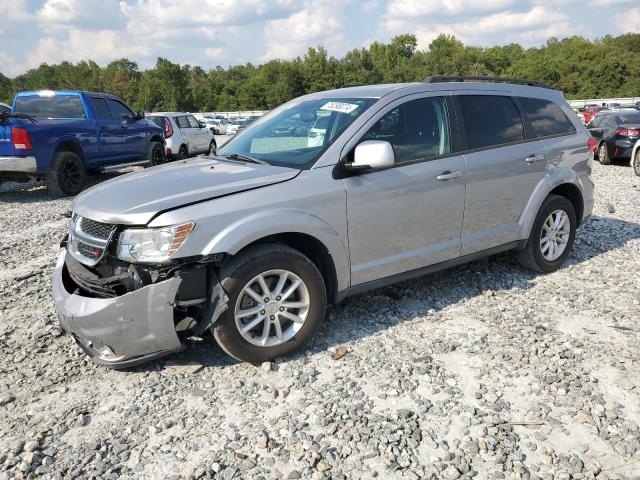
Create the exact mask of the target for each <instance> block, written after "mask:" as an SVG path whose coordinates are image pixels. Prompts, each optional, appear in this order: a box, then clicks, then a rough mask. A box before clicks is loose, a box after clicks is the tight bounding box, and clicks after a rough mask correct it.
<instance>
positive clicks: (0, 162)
mask: <svg viewBox="0 0 640 480" xmlns="http://www.w3.org/2000/svg"><path fill="white" fill-rule="evenodd" d="M37 170H38V166H37V165H36V157H0V172H21V173H35V172H37Z"/></svg>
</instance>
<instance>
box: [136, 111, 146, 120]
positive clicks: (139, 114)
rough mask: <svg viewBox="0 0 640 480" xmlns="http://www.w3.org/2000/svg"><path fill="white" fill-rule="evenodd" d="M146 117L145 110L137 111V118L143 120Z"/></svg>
mask: <svg viewBox="0 0 640 480" xmlns="http://www.w3.org/2000/svg"><path fill="white" fill-rule="evenodd" d="M143 118H144V112H143V111H138V112H136V117H135V119H136V120H142V119H143Z"/></svg>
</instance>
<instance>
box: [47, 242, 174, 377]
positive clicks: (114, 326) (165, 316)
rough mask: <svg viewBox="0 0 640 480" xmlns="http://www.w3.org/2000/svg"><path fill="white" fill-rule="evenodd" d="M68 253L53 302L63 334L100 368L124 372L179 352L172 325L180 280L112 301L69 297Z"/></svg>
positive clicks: (61, 265) (60, 264)
mask: <svg viewBox="0 0 640 480" xmlns="http://www.w3.org/2000/svg"><path fill="white" fill-rule="evenodd" d="M65 256H66V251H63V252H62V253H61V254H60V257H59V258H58V263H57V265H56V268H55V270H54V274H53V297H54V300H55V304H56V309H57V311H58V318H59V320H60V325H61V326H62V328H63V329H64V330H65V331H66V332H68V333H69V334H71V335H72V336H73V338H74V339H75V340H76V342H77V343H78V344H79V345H80V347H81V348H82V349H83V350H84V351H85V353H86V354H87V355H88V356H89V357H91V359H92V360H93V361H94V362H95V363H97V364H100V365H105V366H109V367H112V368H126V367H131V366H134V365H139V364H141V363H144V362H147V361H149V360H152V359H154V358H159V357H162V356H164V355H168V354H170V353H173V352H177V351H180V350H182V349H183V346H182V344H181V343H180V340H179V338H178V336H177V334H176V330H175V326H174V321H173V305H174V301H175V297H176V292H177V291H178V287H179V286H180V282H181V280H180V279H179V278H170V279H168V280H165V281H162V282H158V283H155V284H153V285H148V286H146V287H143V288H140V289H138V290H135V291H133V292H131V293H127V294H125V295H122V296H119V297H115V298H90V297H83V296H81V295H76V294H74V293H71V292H68V291H67V288H66V287H65V280H66V281H67V282H68V273H67V272H66V267H65Z"/></svg>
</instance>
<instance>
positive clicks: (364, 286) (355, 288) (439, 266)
mask: <svg viewBox="0 0 640 480" xmlns="http://www.w3.org/2000/svg"><path fill="white" fill-rule="evenodd" d="M526 244H527V240H516V241H515V242H509V243H505V244H504V245H498V246H497V247H492V248H489V249H487V250H481V251H479V252H475V253H470V254H469V255H464V256H462V257H457V258H453V259H451V260H446V261H444V262H440V263H436V264H433V265H427V266H426V267H422V268H416V269H415V270H409V271H408V272H403V273H398V274H396V275H391V276H389V277H384V278H380V279H378V280H372V281H370V282H366V283H360V284H358V285H352V286H351V287H349V288H347V289H345V290H342V291H341V292H338V294H337V296H336V302H335V303H340V302H342V301H343V300H344V299H345V298H347V297H351V296H353V295H359V294H361V293H364V292H368V291H370V290H375V289H377V288H382V287H386V286H388V285H393V284H394V283H398V282H403V281H405V280H411V279H413V278H417V277H422V276H423V275H427V274H429V273H434V272H438V271H440V270H446V269H447V268H452V267H457V266H458V265H462V264H463V263H468V262H472V261H474V260H478V259H480V258H484V257H489V256H491V255H496V254H498V253H503V252H507V251H509V250H519V249H521V248H524V246H525V245H526Z"/></svg>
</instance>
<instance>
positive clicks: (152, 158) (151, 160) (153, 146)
mask: <svg viewBox="0 0 640 480" xmlns="http://www.w3.org/2000/svg"><path fill="white" fill-rule="evenodd" d="M157 148H160V149H161V152H160V156H161V157H162V160H161V161H160V162H158V161H156V159H155V155H154V151H155V149H157ZM166 161H167V159H166V157H165V148H164V145H163V144H162V143H160V142H151V145H150V146H149V163H150V164H151V166H153V167H155V166H156V165H162V164H163V163H166Z"/></svg>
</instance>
